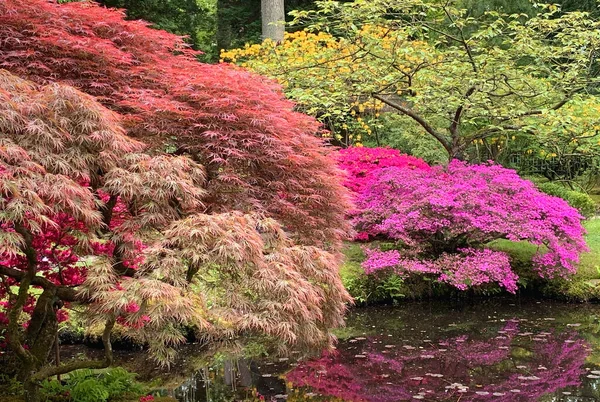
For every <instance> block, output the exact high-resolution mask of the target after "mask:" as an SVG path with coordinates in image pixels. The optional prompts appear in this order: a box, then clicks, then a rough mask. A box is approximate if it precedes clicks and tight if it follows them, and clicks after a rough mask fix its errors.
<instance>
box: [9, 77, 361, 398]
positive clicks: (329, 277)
mask: <svg viewBox="0 0 600 402" xmlns="http://www.w3.org/2000/svg"><path fill="white" fill-rule="evenodd" d="M119 122H120V121H119V116H118V115H117V114H116V113H114V112H111V111H109V110H108V109H106V108H105V107H103V106H102V105H100V104H98V103H97V102H96V101H95V99H94V98H93V97H92V96H90V95H87V94H83V93H81V92H80V91H78V90H76V89H74V88H72V87H69V86H65V85H61V84H50V85H46V86H40V85H36V84H33V83H32V82H30V81H27V80H23V79H20V78H18V77H16V76H14V75H12V74H10V73H8V72H7V71H5V70H1V69H0V211H1V213H0V300H1V301H2V304H1V306H2V310H1V311H0V324H2V325H1V326H0V336H4V335H6V339H7V341H8V345H9V347H10V349H11V351H12V352H13V353H14V354H15V355H16V357H17V358H18V359H19V363H20V367H19V376H20V377H19V378H20V379H21V380H22V381H23V382H24V388H25V399H26V400H27V401H37V400H38V399H37V398H38V397H39V389H38V385H39V382H40V381H41V380H44V379H45V378H48V377H52V376H54V375H58V374H63V373H68V372H70V371H72V370H76V369H80V368H100V367H105V366H107V365H110V364H111V363H112V352H111V350H112V348H111V346H110V334H111V332H112V330H113V327H114V326H115V325H116V324H120V325H122V326H123V330H124V331H125V332H126V333H127V336H132V337H135V338H136V339H138V340H139V341H140V342H142V343H145V344H148V345H149V347H150V350H151V351H152V352H153V354H154V356H155V357H156V358H158V359H159V361H162V362H168V361H169V360H170V359H171V358H172V356H173V353H174V349H173V346H174V345H177V344H179V343H181V342H184V341H185V337H184V332H183V331H182V329H184V328H188V329H193V330H195V331H196V332H197V333H198V335H199V336H202V337H204V338H207V339H208V338H210V337H217V338H219V339H231V338H233V337H236V336H238V335H240V334H248V335H254V334H256V335H260V336H261V337H263V339H265V338H271V339H274V340H277V347H278V349H279V350H282V351H283V350H285V349H286V348H289V347H291V346H293V347H294V348H309V347H314V346H323V347H327V346H331V341H332V338H331V334H330V332H329V329H330V328H332V327H336V326H339V325H341V324H342V322H343V313H344V311H345V308H346V306H345V303H346V302H348V301H349V296H348V295H347V293H346V291H345V290H344V288H343V286H342V283H341V280H340V277H339V275H338V267H339V256H338V253H335V252H329V251H327V250H325V249H324V248H322V247H317V246H311V245H301V244H298V243H297V242H294V241H293V239H291V238H290V237H289V236H288V234H287V233H286V232H285V231H284V229H283V228H282V226H281V225H280V224H279V222H277V221H276V220H274V219H272V218H265V217H264V216H261V215H260V214H255V213H252V214H248V213H244V212H240V211H233V212H222V213H221V212H215V211H210V210H209V209H208V208H209V205H207V204H206V203H205V202H204V198H205V197H206V196H207V191H206V190H205V185H206V173H205V169H204V167H203V166H202V165H201V164H199V163H197V162H195V161H193V160H192V159H191V158H190V157H189V156H186V155H169V154H165V153H157V152H156V150H152V149H148V147H146V146H145V145H144V144H143V143H142V142H139V141H137V140H134V139H132V138H130V137H128V136H126V135H125V131H124V130H123V128H122V127H121V126H120V124H119ZM332 201H333V200H332ZM17 289H18V290H17ZM33 289H37V290H38V291H37V292H36V293H35V295H34V293H33ZM66 303H74V304H76V305H77V307H78V312H79V314H80V316H81V317H83V318H85V319H86V320H87V322H88V324H89V325H90V326H94V325H99V326H100V327H102V326H103V327H104V330H103V336H102V340H103V343H104V345H105V359H104V360H97V361H95V360H92V361H88V360H78V359H76V360H72V361H69V362H67V363H65V362H63V364H60V365H58V366H54V365H50V364H49V355H50V351H51V349H52V346H53V345H54V343H55V339H56V336H57V330H58V322H59V321H61V320H63V319H66V318H67V317H66V314H65V312H64V310H63V307H65V304H66ZM23 313H26V314H23ZM21 324H25V325H24V327H23V326H21Z"/></svg>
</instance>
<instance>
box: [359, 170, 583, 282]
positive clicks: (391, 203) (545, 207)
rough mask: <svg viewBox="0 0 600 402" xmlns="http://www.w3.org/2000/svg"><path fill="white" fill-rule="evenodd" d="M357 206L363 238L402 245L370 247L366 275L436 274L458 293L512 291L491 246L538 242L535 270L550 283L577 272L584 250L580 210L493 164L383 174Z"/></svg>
mask: <svg viewBox="0 0 600 402" xmlns="http://www.w3.org/2000/svg"><path fill="white" fill-rule="evenodd" d="M357 208H358V212H357V216H356V218H355V220H354V223H355V226H356V229H357V230H358V231H359V232H363V233H364V234H363V236H364V237H366V236H368V237H369V238H379V237H381V238H386V239H390V240H393V241H395V242H396V245H397V250H395V249H393V250H389V251H380V250H376V249H375V250H369V251H368V254H367V260H366V261H365V262H364V263H363V267H364V268H365V271H366V272H367V273H369V272H375V271H379V270H383V269H392V270H394V271H395V272H397V273H402V274H418V275H427V276H431V275H432V276H434V277H435V278H437V279H438V280H439V281H441V282H447V283H450V284H452V285H453V286H455V287H457V288H459V289H466V288H468V287H471V286H477V285H481V284H484V283H488V282H496V283H498V284H500V286H502V287H503V288H505V289H506V290H508V291H510V292H514V291H516V288H517V280H518V277H517V275H516V274H515V273H514V272H513V271H512V269H511V266H510V263H509V259H508V257H507V256H506V255H505V254H504V253H501V252H497V251H492V250H489V249H486V248H485V245H486V244H487V243H489V242H490V241H492V240H495V239H502V238H505V239H508V240H511V241H523V240H526V241H529V242H531V243H533V244H535V245H537V246H538V252H537V253H536V255H535V256H534V257H533V261H534V270H535V272H537V274H538V275H540V276H541V277H547V278H552V277H555V276H565V275H567V274H569V273H574V272H575V271H576V263H577V262H578V257H579V253H580V252H581V251H584V250H586V244H585V240H584V238H583V235H584V233H585V230H584V229H583V227H582V225H581V219H582V217H581V216H580V215H579V213H578V212H577V210H576V209H574V208H572V207H570V206H569V205H568V204H567V203H566V202H565V201H563V200H561V199H559V198H556V197H551V196H548V195H545V194H543V193H541V192H539V191H538V190H537V189H536V188H535V186H534V185H533V183H531V182H529V181H526V180H523V179H521V178H520V177H519V176H518V175H517V174H516V172H514V171H512V170H509V169H505V168H502V167H501V166H498V165H493V164H492V165H467V164H465V163H462V162H458V161H453V162H452V163H450V165H449V166H448V167H446V168H444V167H435V168H432V169H431V170H410V169H399V168H387V169H382V170H380V171H378V172H377V173H376V174H375V175H373V180H372V182H371V183H370V185H369V186H368V187H367V189H366V190H365V191H364V192H363V193H362V194H361V196H360V197H359V198H358V200H357Z"/></svg>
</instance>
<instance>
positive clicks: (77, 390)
mask: <svg viewBox="0 0 600 402" xmlns="http://www.w3.org/2000/svg"><path fill="white" fill-rule="evenodd" d="M135 376H136V375H135V373H129V372H128V371H127V370H125V369H123V368H121V367H115V368H111V369H108V370H105V371H101V372H99V371H93V370H78V371H74V372H72V373H70V374H69V376H68V378H67V379H66V380H65V381H64V383H60V382H59V381H57V380H46V381H44V382H43V383H42V396H43V397H44V398H46V399H47V400H63V401H74V402H106V401H109V400H114V399H116V398H119V397H123V396H128V397H133V398H137V397H139V396H141V395H143V393H144V388H143V386H142V384H140V383H138V382H137V381H135ZM61 398H62V399H61Z"/></svg>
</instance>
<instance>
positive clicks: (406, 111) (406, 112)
mask: <svg viewBox="0 0 600 402" xmlns="http://www.w3.org/2000/svg"><path fill="white" fill-rule="evenodd" d="M372 96H373V98H375V99H378V100H380V101H381V102H383V103H385V104H386V105H388V106H390V107H393V108H394V109H396V110H398V111H399V112H400V113H402V114H404V115H406V116H408V117H410V118H411V119H413V120H414V121H416V122H417V123H419V125H421V127H423V128H424V129H425V131H427V132H428V133H429V134H431V135H432V136H433V137H434V138H435V139H436V140H438V142H439V143H440V144H442V146H443V147H444V149H445V150H446V151H447V152H448V154H449V155H451V154H452V148H451V146H450V144H449V143H448V141H447V140H446V139H445V138H444V137H443V136H442V135H441V134H440V133H438V132H437V131H436V130H435V129H434V128H433V127H432V126H431V125H430V124H429V123H428V122H427V121H426V120H425V119H424V118H423V117H422V116H420V115H419V114H417V113H416V112H415V111H414V110H412V109H410V108H408V107H405V106H403V105H401V104H400V103H397V102H394V101H392V100H389V99H387V98H386V97H384V96H382V95H380V94H376V93H374V94H372Z"/></svg>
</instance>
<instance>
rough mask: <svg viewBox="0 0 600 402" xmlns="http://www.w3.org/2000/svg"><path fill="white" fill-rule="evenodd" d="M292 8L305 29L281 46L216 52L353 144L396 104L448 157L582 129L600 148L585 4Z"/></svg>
mask: <svg viewBox="0 0 600 402" xmlns="http://www.w3.org/2000/svg"><path fill="white" fill-rule="evenodd" d="M294 16H295V21H294V22H293V24H295V25H296V26H302V27H304V29H302V30H298V31H296V32H292V33H289V34H287V36H286V38H285V40H284V42H283V43H282V44H280V45H275V44H273V43H270V42H266V43H263V44H261V45H247V46H246V47H245V48H241V49H234V50H230V51H224V52H222V53H221V60H222V61H223V62H232V63H237V64H239V65H241V66H243V67H246V68H249V69H251V70H253V71H255V72H257V73H259V74H263V75H267V76H270V77H272V78H274V79H276V80H277V81H279V82H280V83H281V84H282V85H283V87H284V91H285V92H286V94H287V96H288V97H290V98H292V99H294V100H295V101H296V102H297V103H298V105H299V106H298V107H299V108H301V109H302V111H304V112H305V113H308V114H311V115H314V116H317V117H318V118H319V119H320V120H321V121H322V122H323V123H325V125H326V127H327V128H328V129H329V131H330V132H331V133H333V135H334V136H335V138H336V139H337V140H339V141H340V142H342V143H345V144H350V143H357V142H358V143H360V141H361V139H363V137H364V136H365V135H369V134H371V133H372V132H373V131H374V130H375V129H376V128H377V127H378V124H379V123H378V120H379V119H378V117H379V116H380V114H381V113H383V112H389V111H392V112H395V113H398V114H400V115H402V116H404V118H405V120H406V121H408V122H410V124H412V125H413V126H414V127H416V128H417V129H418V130H419V131H420V132H421V133H424V134H426V135H429V136H431V137H432V138H434V139H435V140H436V141H437V142H438V143H439V144H440V145H441V146H442V147H443V149H444V150H445V151H446V153H447V154H448V157H449V158H466V157H467V156H468V154H469V152H472V149H473V148H474V147H475V146H476V145H481V146H487V145H489V144H490V143H491V142H492V138H495V142H496V143H498V144H506V143H507V142H510V141H513V137H515V138H516V139H518V138H520V137H523V136H525V137H526V138H528V139H531V138H535V141H536V142H537V145H536V146H538V147H549V148H552V147H554V145H552V144H551V143H552V140H553V139H554V140H557V139H560V141H562V142H565V143H567V144H569V143H572V141H573V140H577V141H580V140H579V139H578V138H579V137H581V138H582V139H585V141H584V142H585V143H586V144H588V145H589V151H590V152H597V150H598V148H597V146H598V143H597V141H596V142H594V141H593V140H592V138H593V137H594V135H595V132H594V131H593V127H594V126H596V125H598V123H597V122H596V121H595V117H594V116H593V115H592V114H590V115H589V116H585V114H584V113H583V112H584V111H585V110H593V108H595V107H596V106H598V105H600V102H599V101H598V100H597V98H596V95H595V93H596V91H597V90H596V87H597V85H598V82H599V74H598V73H599V71H600V67H599V65H598V62H597V56H598V55H597V52H598V49H600V22H599V21H597V20H595V19H592V18H591V17H590V16H589V15H588V14H586V13H582V12H571V13H559V10H558V8H557V7H555V6H543V7H542V6H540V13H539V14H538V15H537V16H536V17H533V18H530V17H528V16H526V15H522V14H514V15H504V14H500V13H497V12H488V13H486V14H484V15H483V16H482V17H481V18H479V19H474V18H472V17H470V16H469V15H468V14H467V12H466V11H465V10H463V9H460V8H456V7H454V6H453V5H452V1H447V0H444V1H440V0H406V1H402V2H397V1H391V0H368V1H367V0H356V1H354V2H338V1H331V0H326V1H318V2H317V8H316V9H315V10H310V11H298V12H295V13H294ZM590 108H591V109H590ZM565 116H567V117H566V118H565ZM566 122H568V123H566ZM561 127H563V128H564V129H561ZM590 130H591V131H590ZM558 131H560V135H559V136H558V137H557V136H556V134H557V132H558ZM531 134H536V135H535V136H532V135H531ZM500 149H502V147H501V148H500ZM545 152H547V153H549V154H552V153H557V155H558V152H555V151H552V150H551V149H547V150H546V151H545Z"/></svg>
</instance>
